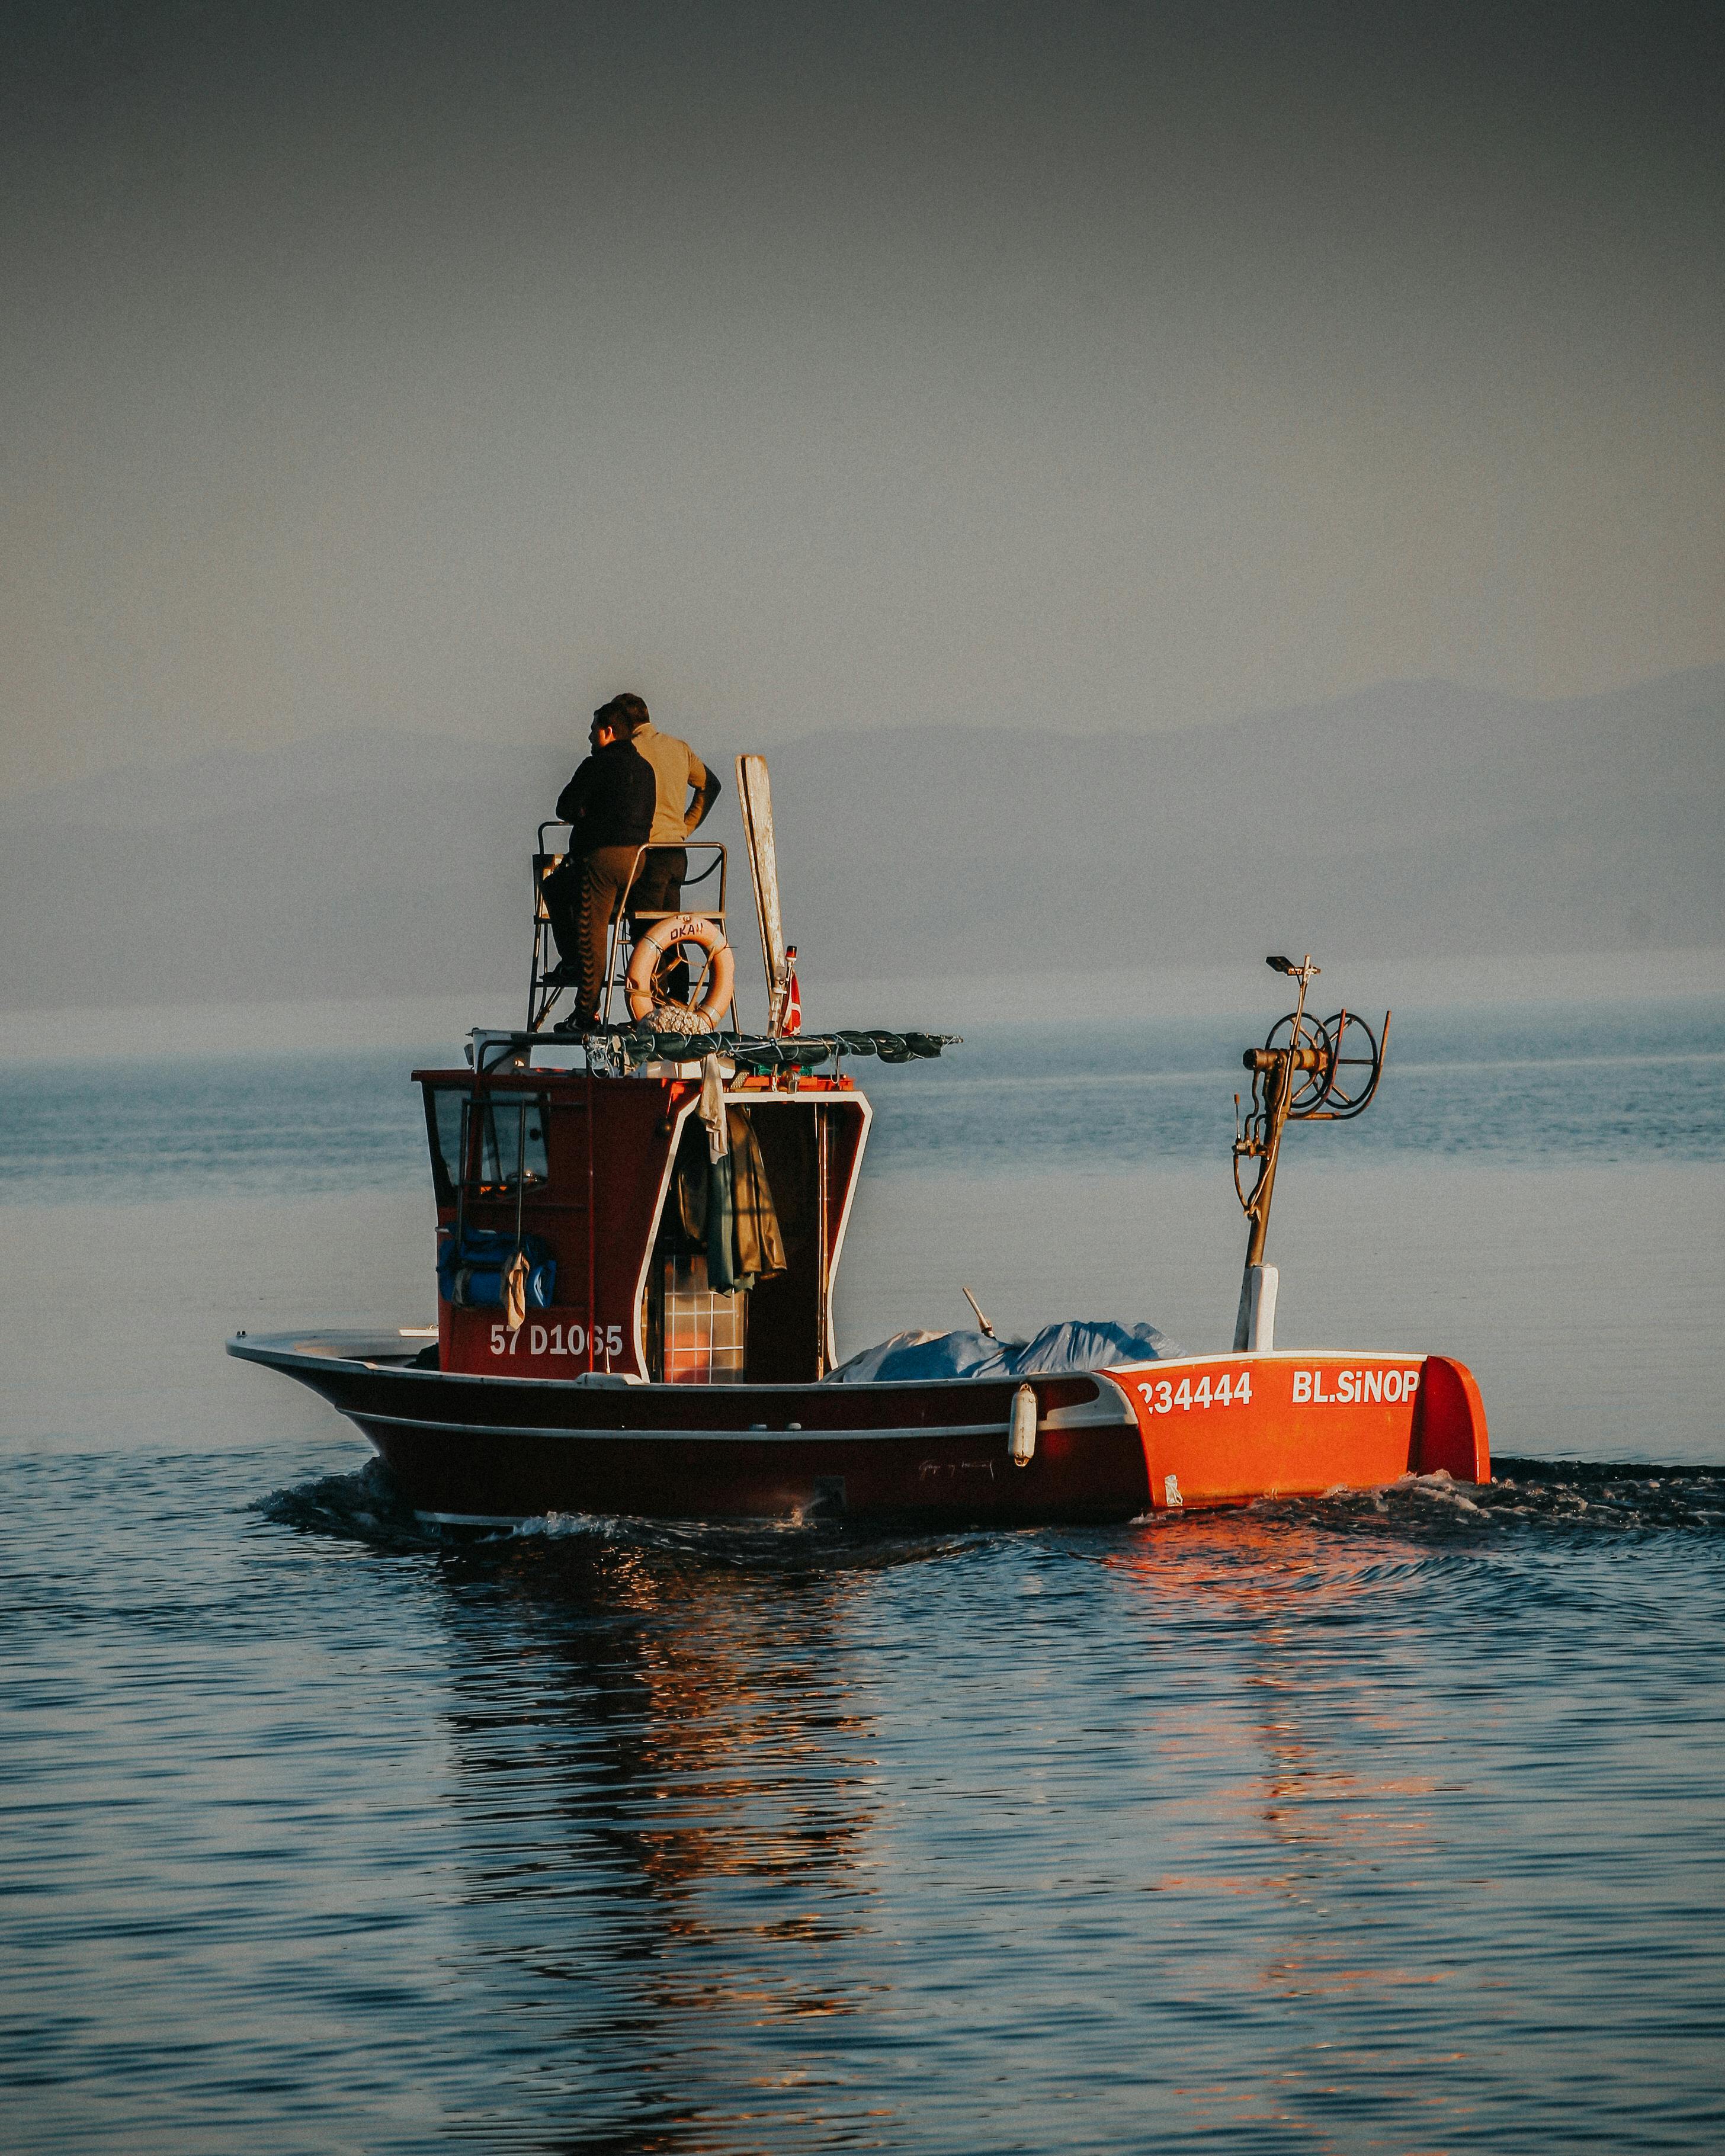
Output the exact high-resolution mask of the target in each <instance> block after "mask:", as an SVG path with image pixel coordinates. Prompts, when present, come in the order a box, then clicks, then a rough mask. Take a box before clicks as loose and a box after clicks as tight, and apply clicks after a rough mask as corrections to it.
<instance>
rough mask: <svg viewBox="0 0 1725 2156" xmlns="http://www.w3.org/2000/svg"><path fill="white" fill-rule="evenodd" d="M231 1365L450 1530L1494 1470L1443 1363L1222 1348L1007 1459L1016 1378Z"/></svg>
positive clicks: (1102, 1508)
mask: <svg viewBox="0 0 1725 2156" xmlns="http://www.w3.org/2000/svg"><path fill="white" fill-rule="evenodd" d="M228 1349H229V1352H230V1353H233V1354H235V1355H238V1356H240V1357H242V1358H244V1359H246V1360H248V1361H252V1362H257V1363H264V1364H265V1365H267V1366H268V1367H270V1368H275V1369H279V1370H281V1371H283V1372H285V1373H287V1374H288V1375H290V1376H292V1377H295V1378H299V1379H300V1381H301V1382H302V1383H306V1384H309V1385H310V1386H311V1387H312V1388H313V1389H314V1390H316V1392H318V1393H320V1394H322V1395H323V1397H324V1398H325V1399H327V1400H328V1401H329V1402H330V1403H331V1405H332V1406H334V1407H336V1409H339V1410H340V1411H341V1413H342V1414H345V1415H347V1416H348V1417H349V1418H350V1419H352V1421H353V1422H354V1423H355V1424H357V1426H358V1427H359V1429H360V1430H362V1431H363V1432H364V1433H365V1435H366V1436H367V1438H368V1439H369V1440H371V1442H372V1445H374V1446H375V1447H376V1448H377V1451H378V1453H379V1454H380V1455H382V1458H383V1459H384V1460H386V1461H387V1462H388V1466H390V1468H391V1469H392V1470H393V1472H394V1473H395V1475H396V1476H397V1477H398V1480H399V1481H400V1483H401V1485H402V1487H403V1491H404V1493H405V1495H406V1496H407V1497H408V1501H409V1502H410V1503H411V1504H412V1505H413V1507H414V1509H415V1510H416V1511H418V1512H422V1513H425V1514H429V1515H431V1516H433V1517H439V1518H442V1519H451V1520H461V1521H475V1522H480V1521H486V1522H489V1521H496V1520H515V1519H523V1518H534V1517H539V1516H541V1515H543V1514H545V1513H547V1512H589V1513H592V1512H598V1513H613V1514H633V1515H646V1516H656V1517H665V1518H682V1519H691V1518H693V1519H740V1518H752V1519H797V1518H809V1517H852V1518H858V1517H860V1518H912V1517H915V1518H924V1519H938V1520H944V1521H949V1522H957V1521H966V1522H979V1523H989V1522H998V1523H1000V1524H1028V1523H1030V1522H1038V1521H1056V1520H1070V1521H1086V1520H1122V1519H1131V1518H1133V1517H1136V1516H1137V1515H1138V1514H1140V1513H1143V1512H1153V1511H1154V1512H1161V1511H1166V1510H1169V1509H1192V1508H1194V1507H1204V1506H1213V1505H1226V1504H1238V1503H1240V1502H1243V1501H1246V1500H1249V1499H1250V1498H1253V1497H1257V1496H1298V1495H1312V1494H1317V1493H1319V1492H1322V1491H1327V1490H1330V1489H1334V1488H1337V1487H1346V1488H1370V1487H1373V1486H1378V1485H1379V1484H1383V1483H1386V1482H1393V1481H1396V1480H1398V1479H1399V1477H1400V1476H1404V1475H1407V1474H1409V1473H1414V1474H1430V1473H1431V1472H1433V1471H1436V1470H1439V1469H1441V1470H1443V1471H1445V1472H1447V1473H1448V1474H1450V1476H1452V1477H1453V1478H1454V1479H1455V1480H1456V1481H1489V1480H1490V1476H1491V1465H1490V1456H1489V1452H1488V1450H1487V1440H1486V1422H1485V1414H1484V1410H1483V1409H1482V1407H1481V1404H1480V1396H1479V1391H1478V1388H1477V1387H1476V1385H1475V1383H1474V1381H1473V1378H1472V1377H1471V1374H1470V1373H1468V1372H1467V1371H1466V1369H1465V1368H1463V1367H1462V1366H1461V1364H1460V1363H1454V1362H1450V1361H1449V1360H1448V1359H1446V1358H1442V1357H1438V1356H1429V1357H1420V1356H1382V1355H1379V1356H1371V1355H1352V1356H1344V1355H1336V1354H1323V1355H1313V1354H1301V1353H1293V1354H1276V1355H1219V1356H1213V1357H1203V1358H1181V1359H1180V1360H1178V1361H1175V1362H1166V1363H1148V1364H1145V1365H1143V1366H1142V1367H1139V1368H1130V1369H1120V1370H1116V1371H1110V1372H1106V1373H1095V1374H1089V1373H1071V1374H1062V1375H1059V1376H1050V1377H1039V1378H1034V1379H1032V1380H1030V1381H1029V1382H1030V1383H1031V1384H1032V1386H1033V1389H1034V1392H1035V1394H1036V1399H1037V1409H1038V1426H1037V1435H1036V1444H1035V1449H1034V1455H1033V1456H1032V1458H1031V1459H1030V1460H1029V1461H1028V1462H1027V1463H1026V1464H1024V1466H1018V1465H1016V1464H1015V1463H1014V1460H1013V1459H1012V1457H1011V1455H1010V1453H1009V1449H1008V1441H1007V1440H1008V1431H1009V1424H1010V1421H1011V1416H1012V1403H1013V1396H1014V1393H1015V1392H1016V1390H1017V1385H1016V1383H1014V1382H1012V1381H1002V1380H999V1379H983V1380H980V1381H978V1380H973V1379H968V1378H949V1379H942V1380H938V1381H932V1382H929V1381H925V1382H922V1383H914V1384H896V1385H895V1384H868V1385H848V1384H843V1385H830V1384H829V1385H715V1386H686V1385H637V1384H628V1385H625V1384H620V1383H619V1384H614V1385H612V1384H593V1383H569V1382H559V1381H556V1380H547V1379H538V1378H525V1379H523V1378H494V1377H489V1376H486V1377H478V1376H470V1375H464V1374H462V1373H454V1372H451V1373H444V1372H441V1371H437V1370H425V1369H415V1368H410V1367H408V1358H406V1357H405V1356H404V1355H403V1353H402V1352H401V1348H400V1343H399V1342H394V1341H388V1342H378V1341H371V1340H366V1339H362V1338H358V1337H352V1336H349V1337H325V1338H322V1339H317V1340H310V1339H302V1338H291V1337H275V1338H269V1339H261V1338H260V1339H251V1338H248V1337H244V1335H242V1336H240V1337H238V1338H236V1339H234V1340H232V1341H230V1342H228ZM1386 1395H1388V1396H1386Z"/></svg>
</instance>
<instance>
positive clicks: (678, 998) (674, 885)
mask: <svg viewBox="0 0 1725 2156" xmlns="http://www.w3.org/2000/svg"><path fill="white" fill-rule="evenodd" d="M688 873H689V855H688V854H687V852H686V850H685V849H684V848H683V847H681V846H655V847H654V848H653V849H652V850H651V851H650V852H649V854H648V855H647V858H646V859H645V860H644V861H643V862H642V863H641V873H640V875H639V876H638V877H637V878H636V879H635V887H634V890H633V891H631V892H630V893H629V898H630V900H631V901H632V904H633V906H639V908H640V909H641V911H642V912H643V913H677V912H680V911H681V909H682V904H683V879H684V877H685V875H688ZM656 926H657V924H656V923H655V922H654V921H642V920H639V919H637V918H634V916H633V914H632V916H631V918H630V921H629V933H630V935H631V936H633V937H634V939H635V941H636V942H639V941H640V939H641V937H642V936H643V935H644V933H645V932H646V931H647V930H648V929H649V928H652V927H656ZM660 988H661V989H662V990H663V991H664V993H665V995H666V996H667V997H668V998H670V1001H671V1002H672V1003H676V1004H685V1003H687V1002H688V1000H689V962H688V961H687V959H685V958H679V959H678V960H677V962H676V963H675V965H674V966H668V967H667V968H665V972H664V973H663V974H662V975H661V976H660Z"/></svg>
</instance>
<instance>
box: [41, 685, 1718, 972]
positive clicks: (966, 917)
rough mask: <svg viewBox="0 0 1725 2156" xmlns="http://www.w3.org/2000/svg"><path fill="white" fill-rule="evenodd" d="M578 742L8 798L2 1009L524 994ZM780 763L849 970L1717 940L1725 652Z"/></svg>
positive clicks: (726, 752) (440, 750)
mask: <svg viewBox="0 0 1725 2156" xmlns="http://www.w3.org/2000/svg"><path fill="white" fill-rule="evenodd" d="M667 720H668V723H669V724H670V725H671V726H673V727H675V726H676V724H677V721H676V718H675V715H670V714H668V715H667ZM689 731H691V733H692V734H693V735H694V737H695V738H696V746H697V747H698V748H699V749H700V750H701V752H702V753H703V754H704V755H708V756H711V757H712V758H713V760H714V762H716V764H717V766H718V767H719V768H720V769H721V772H722V773H723V774H724V777H725V780H726V793H725V798H724V800H723V801H722V802H721V806H720V809H719V811H718V812H717V814H716V816H715V818H714V819H713V824H712V829H713V834H714V835H715V836H717V837H720V838H722V839H726V840H727V841H729V842H730V843H731V844H732V847H733V854H732V878H733V881H732V905H733V907H734V909H735V932H736V936H737V940H738V941H739V942H745V943H752V940H753V937H752V906H751V904H750V901H749V896H748V884H747V868H746V866H745V865H744V863H743V860H742V855H741V850H740V846H739V844H738V833H737V821H736V803H735V799H734V794H735V787H734V783H733V781H732V773H731V768H730V758H731V756H732V753H733V752H735V751H736V750H737V749H739V748H747V747H752V746H754V744H752V743H751V742H718V741H715V740H712V739H710V738H709V737H707V735H706V733H705V732H704V731H702V729H701V727H700V726H699V725H698V724H694V723H691V725H690V726H689ZM574 746H575V747H578V746H579V745H578V744H576V745H574ZM572 761H573V754H572V750H571V749H568V748H566V749H563V750H561V751H558V750H552V749H523V748H520V747H507V746H500V745H498V744H495V743H492V742H479V741H476V742H449V741H443V740H437V739H429V738H420V737H413V736H408V735H400V734H387V733H379V732H372V731H362V730H356V731H352V732H348V733H346V734H341V735H331V736H329V737H325V738H323V739H321V740H316V741H311V742H300V743H299V744H297V745H295V746H294V747H290V748H286V749H283V750H280V751H277V752H271V753H268V754H263V755H244V754H239V753H233V754H220V755H213V756H208V757H202V758H199V759H197V760H195V761H193V762H187V763H185V764H182V765H180V766H177V767H172V768H170V769H167V770H151V771H147V772H136V773H117V774H111V775H109V776H106V777H105V778H101V779H100V780H98V781H95V782H94V783H90V784H88V785H84V786H80V787H75V788H71V787H58V788H43V789H39V790H38V791H36V792H33V793H24V794H20V795H16V796H13V797H12V798H10V799H8V800H6V801H4V802H0V922H3V924H4V926H3V930H0V1005H3V1006H5V1007H8V1008H12V1009H20V1008H28V1007H32V1006H34V1007H51V1006H54V1005H62V1004H122V1003H124V1004H138V1003H166V1002H194V1001H203V1000H211V1001H223V1000H230V999H234V998H245V999H271V998H327V997H340V996H350V995H363V994H366V993H391V994H406V993H413V994H421V993H434V992H437V991H439V990H444V989H449V990H456V991H463V992H465V991H470V990H486V991H489V992H491V993H493V994H494V995H495V992H497V991H498V990H500V989H507V991H508V992H509V993H510V995H511V998H512V997H513V995H514V993H516V989H517V988H520V989H521V992H522V993H524V992H525V978H526V966H527V957H528V952H527V942H526V925H525V924H526V904H527V899H526V893H527V881H526V878H527V869H526V857H527V855H528V854H529V852H530V851H531V845H532V840H533V834H534V829H535V826H536V823H537V821H538V819H539V818H540V817H542V816H543V815H546V814H549V812H550V808H551V804H552V802H553V801H554V800H555V798H556V796H557V788H558V787H559V786H560V785H561V783H562V781H563V779H564V778H567V775H568V771H569V768H570V767H571V765H572ZM769 762H770V765H771V768H772V773H773V796H774V803H775V808H776V813H777V820H778V838H779V859H780V872H781V875H782V878H783V891H784V903H785V916H786V921H787V932H788V934H789V935H790V936H791V937H792V938H793V940H794V941H796V942H798V945H799V946H800V947H801V948H802V950H803V954H804V959H805V962H806V963H808V964H809V966H811V967H815V966H818V967H819V971H820V973H822V974H823V975H824V976H825V977H826V978H829V979H833V978H843V977H846V976H850V977H855V976H858V975H867V976H872V977H875V978H880V977H904V978H909V977H916V976H926V975H930V974H946V975H951V974H955V973H966V972H970V971H978V972H989V973H1009V972H1012V971H1014V970H1016V969H1022V970H1024V971H1027V972H1043V973H1045V972H1049V971H1051V970H1054V969H1056V968H1060V967H1062V966H1065V965H1066V964H1068V963H1069V962H1070V963H1072V964H1075V965H1076V966H1078V967H1080V968H1081V970H1083V971H1085V972H1086V973H1097V972H1106V970H1108V968H1110V967H1111V966H1118V967H1119V968H1121V969H1122V971H1137V970H1139V969H1142V968H1146V967H1150V966H1155V965H1163V964H1165V965H1185V964H1201V963H1210V962H1219V961H1225V960H1228V959H1237V958H1239V957H1241V956H1242V955H1250V956H1252V957H1259V956H1261V954H1262V953H1263V952H1266V951H1269V950H1281V949H1289V950H1294V951H1296V952H1297V951H1299V950H1306V949H1310V950H1314V951H1317V952H1320V953H1322V955H1324V957H1326V960H1327V961H1328V960H1329V959H1331V958H1343V957H1397V958H1404V959H1407V958H1416V957H1437V956H1445V957H1448V956H1457V955H1466V954H1471V953H1492V954H1497V955H1504V954H1534V953H1539V952H1559V951H1608V950H1628V949H1635V948H1648V949H1657V948H1682V947H1697V946H1713V945H1719V944H1725V844H1722V842H1721V822H1722V810H1725V667H1712V668H1707V669H1704V670H1700V671H1697V672H1693V673H1687V674H1681V675H1671V676H1669V677H1667V678H1666V679H1664V680H1658V681H1654V682H1650V683H1646V684H1644V685H1641V686H1640V687H1637V688H1635V689H1630V690H1623V691H1620V692H1618V693H1615V694H1613V695H1609V696H1594V697H1587V698H1583V699H1578V700H1574V701H1564V702H1558V703H1533V702H1528V701H1519V700H1517V699H1515V698H1512V697H1507V696H1492V695H1488V694H1485V693H1482V692H1479V691H1475V690H1465V689H1461V688H1456V687H1455V686H1452V685H1449V684H1446V683H1442V682H1408V683H1393V684H1389V685H1384V686H1383V687H1380V688H1377V689H1373V690H1368V691H1366V692H1364V693H1363V694H1361V695H1359V696H1351V697H1348V698H1346V699H1343V700H1342V701H1337V702H1335V703H1330V704H1325V705H1317V706H1302V707H1300V708H1298V709H1295V710H1291V711H1279V712H1276V713H1274V714H1271V715H1269V716H1260V717H1257V718H1252V719H1245V720H1241V721H1238V722H1237V723H1235V724H1230V725H1225V726H1203V727H1194V728H1192V729H1190V730H1189V731H1183V732H1178V733H1173V734H1143V735H1122V734H1111V735H1100V736H1074V735H1070V734H1065V733H1059V732H1050V733H1048V734H1046V735H1041V734H1027V733H1024V732H1013V731H1004V730H999V731H997V730H991V729H988V728H983V727H968V726H966V727H961V726H938V725H930V726H915V727H909V728H903V729H896V730H893V731H879V732H855V733H834V734H815V735H811V736H809V737H806V738H804V739H803V740H800V741H797V742H791V743H789V744H787V745H784V746H781V747H777V748H775V749H773V751H772V752H771V755H770V757H769Z"/></svg>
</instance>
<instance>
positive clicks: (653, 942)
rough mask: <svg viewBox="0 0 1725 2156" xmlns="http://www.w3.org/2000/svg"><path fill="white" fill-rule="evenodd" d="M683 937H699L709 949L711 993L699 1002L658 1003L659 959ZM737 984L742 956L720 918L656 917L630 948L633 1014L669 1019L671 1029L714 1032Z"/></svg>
mask: <svg viewBox="0 0 1725 2156" xmlns="http://www.w3.org/2000/svg"><path fill="white" fill-rule="evenodd" d="M680 943H696V944H698V945H699V946H700V947H701V949H702V950H703V951H705V952H706V954H707V957H708V958H709V960H710V961H711V964H710V965H709V967H708V969H707V975H706V993H705V994H704V995H703V996H702V997H701V1000H700V1002H699V1003H697V1004H673V1003H655V1000H654V996H653V975H654V973H655V970H656V969H657V968H658V965H659V962H660V959H661V958H663V957H665V953H666V952H669V951H672V950H675V947H676V946H677V945H678V944H680ZM736 984H737V958H736V955H735V953H734V952H732V948H731V946H730V945H729V944H728V943H727V942H726V941H725V933H724V931H723V930H722V929H721V927H719V924H718V923H717V921H709V920H707V919H706V916H705V915H703V914H699V913H679V914H675V915H673V916H671V918H670V920H668V921H655V922H654V923H653V924H652V926H651V927H649V929H648V930H647V931H646V932H645V934H644V935H643V936H642V937H640V939H639V942H637V943H636V945H635V947H634V951H633V952H631V953H630V956H629V973H628V974H627V975H626V977H625V979H624V986H625V987H626V988H627V989H628V991H629V1016H630V1017H631V1018H637V1019H640V1018H649V1017H650V1018H651V1019H654V1020H655V1022H658V1021H660V1020H662V1019H668V1020H670V1024H668V1025H666V1027H665V1030H666V1031H667V1032H675V1031H683V1030H687V1031H689V1032H691V1033H711V1031H712V1030H713V1029H714V1028H715V1027H716V1025H717V1024H718V1023H719V1020H720V1019H721V1018H723V1016H724V1015H725V1014H726V1011H727V1010H729V1009H730V1008H731V992H732V988H734V987H735V986H736Z"/></svg>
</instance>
